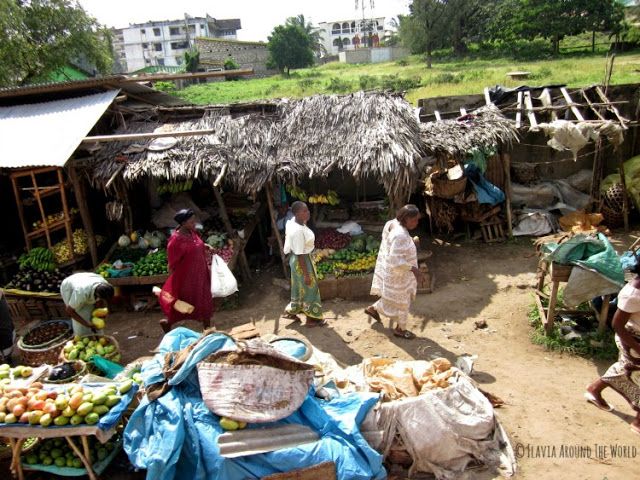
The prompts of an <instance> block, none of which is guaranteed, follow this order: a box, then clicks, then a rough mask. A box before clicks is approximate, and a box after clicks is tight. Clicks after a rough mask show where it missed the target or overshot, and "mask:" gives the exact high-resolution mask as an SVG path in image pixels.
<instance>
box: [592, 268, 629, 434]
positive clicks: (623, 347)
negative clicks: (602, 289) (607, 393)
mask: <svg viewBox="0 0 640 480" xmlns="http://www.w3.org/2000/svg"><path fill="white" fill-rule="evenodd" d="M634 273H636V278H634V279H633V280H631V281H630V282H629V283H627V284H626V285H625V286H624V287H623V288H622V290H620V293H619V294H618V309H617V310H616V313H615V314H614V315H613V323H612V326H613V330H614V332H615V334H616V337H615V338H616V345H617V346H618V350H619V354H618V361H617V362H616V363H614V364H613V365H611V366H610V367H609V369H608V370H607V371H606V372H605V373H604V375H603V376H602V377H600V378H598V379H597V380H596V381H595V382H593V383H592V384H590V385H589V386H588V387H587V391H586V392H585V394H584V396H585V398H586V399H587V401H589V402H590V403H592V404H593V405H595V406H596V407H598V408H599V409H601V410H604V411H606V412H610V411H612V410H613V407H612V406H611V405H609V404H608V403H607V402H606V401H605V399H604V398H602V391H603V390H604V389H605V388H607V387H611V388H612V389H613V390H615V391H616V392H618V393H619V394H620V395H622V397H624V399H625V400H626V401H627V402H629V406H630V407H631V408H632V409H633V410H634V411H635V412H636V417H635V419H634V420H633V421H632V422H631V425H630V426H631V430H633V431H634V432H635V433H638V434H640V264H638V266H636V268H635V272H634Z"/></svg>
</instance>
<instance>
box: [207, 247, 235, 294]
mask: <svg viewBox="0 0 640 480" xmlns="http://www.w3.org/2000/svg"><path fill="white" fill-rule="evenodd" d="M237 291H238V281H237V280H236V277H234V276H233V273H231V270H229V267H228V266H227V264H226V263H224V260H223V259H222V258H220V257H219V256H218V255H214V256H213V260H212V261H211V296H212V297H214V298H221V297H228V296H229V295H232V294H234V293H236V292H237Z"/></svg>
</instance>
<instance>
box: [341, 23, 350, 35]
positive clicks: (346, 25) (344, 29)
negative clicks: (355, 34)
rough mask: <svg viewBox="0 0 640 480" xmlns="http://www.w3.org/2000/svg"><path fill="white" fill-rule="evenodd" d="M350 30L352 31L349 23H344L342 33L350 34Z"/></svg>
mask: <svg viewBox="0 0 640 480" xmlns="http://www.w3.org/2000/svg"><path fill="white" fill-rule="evenodd" d="M349 30H350V27H349V24H348V23H347V22H344V23H343V24H342V33H350V32H349Z"/></svg>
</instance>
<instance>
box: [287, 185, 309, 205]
mask: <svg viewBox="0 0 640 480" xmlns="http://www.w3.org/2000/svg"><path fill="white" fill-rule="evenodd" d="M287 192H289V194H290V195H291V196H292V197H293V198H297V199H298V200H301V201H303V202H306V201H307V198H308V196H307V192H305V191H304V190H302V189H301V188H299V187H292V186H288V187H287Z"/></svg>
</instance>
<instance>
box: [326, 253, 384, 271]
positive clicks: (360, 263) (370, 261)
mask: <svg viewBox="0 0 640 480" xmlns="http://www.w3.org/2000/svg"><path fill="white" fill-rule="evenodd" d="M377 257H378V255H377V253H376V254H374V253H370V254H367V255H365V256H363V257H362V258H359V259H357V260H355V261H354V262H351V263H343V262H336V264H335V265H334V267H333V269H334V272H335V274H336V276H341V275H349V274H354V273H364V272H370V271H371V270H373V269H374V268H375V266H376V260H377Z"/></svg>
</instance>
